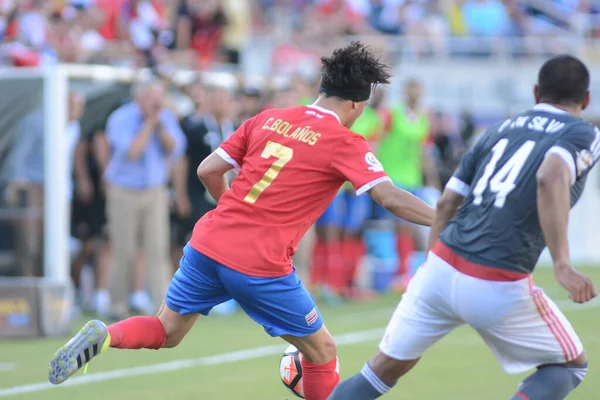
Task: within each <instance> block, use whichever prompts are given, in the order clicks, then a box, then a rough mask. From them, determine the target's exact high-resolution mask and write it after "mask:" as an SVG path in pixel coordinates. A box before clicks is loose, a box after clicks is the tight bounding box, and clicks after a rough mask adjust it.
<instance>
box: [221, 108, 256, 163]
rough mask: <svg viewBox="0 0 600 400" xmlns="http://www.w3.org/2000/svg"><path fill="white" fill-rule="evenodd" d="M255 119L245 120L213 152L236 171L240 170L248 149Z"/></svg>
mask: <svg viewBox="0 0 600 400" xmlns="http://www.w3.org/2000/svg"><path fill="white" fill-rule="evenodd" d="M255 120H256V117H253V118H250V119H249V120H246V122H244V123H243V124H242V126H240V127H239V128H238V129H237V130H236V131H235V132H234V133H233V134H232V135H231V136H230V137H229V139H227V140H226V141H224V142H223V143H221V145H220V146H219V147H218V148H217V150H215V152H216V153H217V154H218V155H219V156H221V158H222V159H223V160H225V161H227V162H228V163H229V164H231V165H232V166H233V168H235V170H236V171H238V172H239V170H240V169H241V168H242V167H241V165H242V161H243V159H244V156H245V155H246V150H247V148H248V137H249V136H250V132H251V131H252V129H253V127H254V121H255Z"/></svg>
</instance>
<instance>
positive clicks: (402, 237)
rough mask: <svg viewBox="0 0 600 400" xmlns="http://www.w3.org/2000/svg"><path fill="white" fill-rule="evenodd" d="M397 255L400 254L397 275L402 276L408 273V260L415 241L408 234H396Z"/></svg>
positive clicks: (413, 249) (412, 251)
mask: <svg viewBox="0 0 600 400" xmlns="http://www.w3.org/2000/svg"><path fill="white" fill-rule="evenodd" d="M397 245H398V253H400V257H399V258H400V265H399V266H398V275H399V276H403V275H405V274H406V273H407V272H408V271H409V268H408V260H410V257H411V256H412V253H414V251H415V241H414V240H413V237H412V235H411V234H410V233H405V232H400V233H398V240H397Z"/></svg>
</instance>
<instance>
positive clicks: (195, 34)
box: [175, 0, 228, 69]
mask: <svg viewBox="0 0 600 400" xmlns="http://www.w3.org/2000/svg"><path fill="white" fill-rule="evenodd" d="M227 23H228V21H227V17H226V15H225V12H224V11H223V7H222V5H221V4H220V2H219V1H218V0H180V3H179V10H178V11H177V21H176V27H175V28H176V45H177V49H188V48H191V49H193V50H194V51H195V53H196V57H197V60H198V62H197V65H198V66H199V67H200V68H201V69H203V68H205V67H207V66H208V65H209V64H210V63H212V62H213V61H214V59H215V57H216V56H217V52H218V49H219V46H220V44H221V39H222V35H223V27H224V26H225V25H227Z"/></svg>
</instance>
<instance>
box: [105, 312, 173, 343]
mask: <svg viewBox="0 0 600 400" xmlns="http://www.w3.org/2000/svg"><path fill="white" fill-rule="evenodd" d="M108 333H109V334H110V347H114V348H116V349H136V350H137V349H153V350H158V349H160V348H161V347H163V346H164V344H165V341H166V340H167V334H166V332H165V327H164V326H163V324H162V322H160V320H159V319H158V318H156V317H131V318H128V319H126V320H123V321H120V322H117V323H116V324H112V325H109V327H108Z"/></svg>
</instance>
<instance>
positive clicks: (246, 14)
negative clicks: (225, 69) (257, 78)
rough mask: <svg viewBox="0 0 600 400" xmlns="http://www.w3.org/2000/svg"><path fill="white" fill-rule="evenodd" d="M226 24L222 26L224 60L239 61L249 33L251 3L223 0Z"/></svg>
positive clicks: (235, 62) (242, 0)
mask: <svg viewBox="0 0 600 400" xmlns="http://www.w3.org/2000/svg"><path fill="white" fill-rule="evenodd" d="M222 3H223V12H224V14H225V18H226V20H227V24H226V25H225V26H224V27H223V50H224V52H225V57H224V61H225V62H228V63H232V64H239V63H240V53H241V51H242V48H243V47H244V45H245V44H246V43H247V41H248V39H249V38H250V35H251V28H252V26H251V23H252V21H251V11H250V8H251V5H250V2H249V1H247V0H223V2H222Z"/></svg>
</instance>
